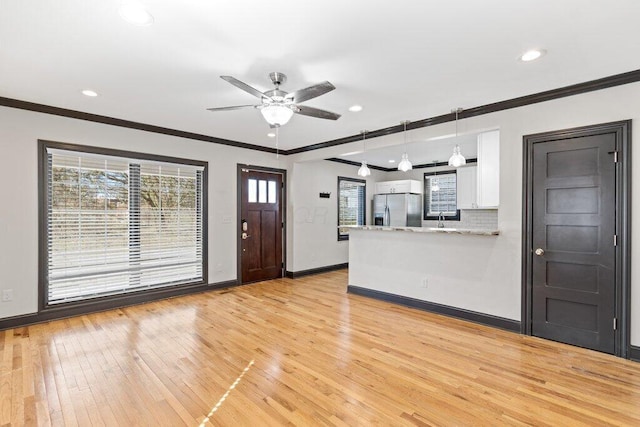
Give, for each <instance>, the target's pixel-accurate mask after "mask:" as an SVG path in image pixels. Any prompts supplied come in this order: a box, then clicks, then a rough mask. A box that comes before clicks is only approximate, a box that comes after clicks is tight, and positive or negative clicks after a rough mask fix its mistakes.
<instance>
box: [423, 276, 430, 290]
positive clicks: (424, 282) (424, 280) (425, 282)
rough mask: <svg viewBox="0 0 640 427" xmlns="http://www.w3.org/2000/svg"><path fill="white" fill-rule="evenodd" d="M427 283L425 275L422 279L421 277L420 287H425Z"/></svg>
mask: <svg viewBox="0 0 640 427" xmlns="http://www.w3.org/2000/svg"><path fill="white" fill-rule="evenodd" d="M428 284H429V281H428V280H427V278H426V277H425V278H424V279H422V287H423V288H426V287H427V285H428Z"/></svg>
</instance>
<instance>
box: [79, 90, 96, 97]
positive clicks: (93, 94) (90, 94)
mask: <svg viewBox="0 0 640 427" xmlns="http://www.w3.org/2000/svg"><path fill="white" fill-rule="evenodd" d="M82 94H83V95H85V96H98V93H97V92H95V91H93V90H91V89H85V90H83V91H82Z"/></svg>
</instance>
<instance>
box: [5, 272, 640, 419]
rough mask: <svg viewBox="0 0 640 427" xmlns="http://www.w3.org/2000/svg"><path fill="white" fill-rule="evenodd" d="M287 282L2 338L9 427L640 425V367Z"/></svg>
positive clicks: (335, 276) (334, 278)
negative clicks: (42, 426)
mask: <svg viewBox="0 0 640 427" xmlns="http://www.w3.org/2000/svg"><path fill="white" fill-rule="evenodd" d="M346 283H347V272H346V271H334V272H330V273H325V274H320V275H315V276H306V277H303V278H300V279H296V280H291V279H277V280H273V281H268V282H261V283H255V284H251V285H246V286H240V287H236V288H231V289H226V290H221V291H212V292H208V293H203V294H197V295H190V296H186V297H181V298H175V299H169V300H164V301H157V302H153V303H149V304H144V305H139V306H133V307H127V308H123V309H119V310H112V311H107V312H103V313H94V314H90V315H85V316H80V317H75V318H71V319H64V320H59V321H53V322H48V323H43V324H40V325H33V326H30V327H28V328H19V329H14V330H6V331H0V425H82V426H85V425H87V426H89V425H126V426H129V425H167V426H176V425H187V426H197V425H207V426H210V425H213V426H228V425H252V424H253V425H260V426H271V425H273V426H282V425H296V426H311V425H313V426H369V425H394V426H441V425H458V426H459V425H464V426H467V425H491V426H500V425H505V426H558V425H572V426H574V425H599V426H600V425H610V426H635V425H640V364H638V363H635V362H630V361H627V360H623V359H619V358H615V357H613V356H610V355H606V354H601V353H597V352H593V351H590V350H585V349H581V348H576V347H570V346H566V345H563V344H559V343H555V342H552V341H546V340H542V339H538V338H534V337H528V336H522V335H519V334H515V333H512V332H508V331H504V330H499V329H494V328H490V327H485V326H482V325H478V324H474V323H470V322H465V321H462V320H458V319H453V318H448V317H443V316H439V315H435V314H432V313H427V312H423V311H419V310H414V309H410V308H406V307H402V306H398V305H393V304H389V303H386V302H383V301H378V300H373V299H368V298H365V297H362V296H358V295H351V294H347V293H346Z"/></svg>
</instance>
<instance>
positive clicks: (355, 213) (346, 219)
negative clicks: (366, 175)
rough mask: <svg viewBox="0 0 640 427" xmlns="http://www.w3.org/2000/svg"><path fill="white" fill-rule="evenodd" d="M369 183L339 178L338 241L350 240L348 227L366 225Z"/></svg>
mask: <svg viewBox="0 0 640 427" xmlns="http://www.w3.org/2000/svg"><path fill="white" fill-rule="evenodd" d="M366 191H367V183H366V181H365V180H362V179H354V178H345V177H342V176H339V177H338V240H347V239H349V228H348V227H342V226H348V225H365V216H366V201H365V198H366Z"/></svg>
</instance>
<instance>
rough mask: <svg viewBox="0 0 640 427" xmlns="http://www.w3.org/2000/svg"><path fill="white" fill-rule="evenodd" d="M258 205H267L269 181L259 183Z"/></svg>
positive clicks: (262, 180)
mask: <svg viewBox="0 0 640 427" xmlns="http://www.w3.org/2000/svg"><path fill="white" fill-rule="evenodd" d="M258 203H267V181H265V180H264V179H261V180H260V181H258Z"/></svg>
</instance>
